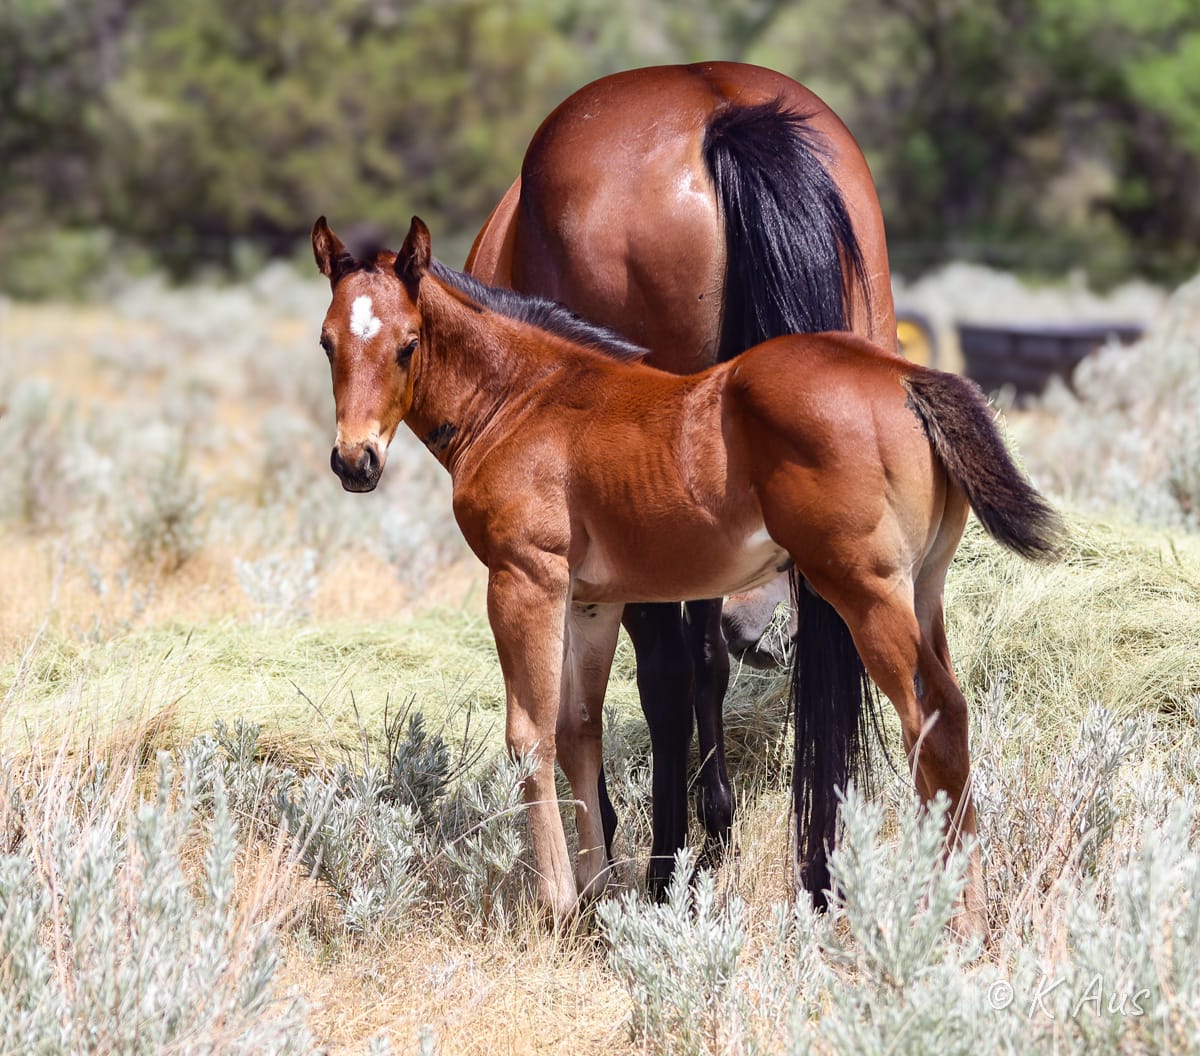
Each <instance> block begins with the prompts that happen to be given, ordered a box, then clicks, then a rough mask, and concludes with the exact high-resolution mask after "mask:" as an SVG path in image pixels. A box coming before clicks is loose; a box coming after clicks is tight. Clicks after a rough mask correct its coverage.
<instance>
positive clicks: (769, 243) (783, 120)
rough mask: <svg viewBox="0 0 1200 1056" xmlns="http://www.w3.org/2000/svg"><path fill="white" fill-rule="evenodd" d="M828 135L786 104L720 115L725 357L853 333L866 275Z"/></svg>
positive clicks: (715, 159) (715, 142)
mask: <svg viewBox="0 0 1200 1056" xmlns="http://www.w3.org/2000/svg"><path fill="white" fill-rule="evenodd" d="M821 153H822V152H821V149H820V146H819V138H818V134H817V133H815V132H814V131H813V130H812V129H811V128H810V127H809V125H808V123H807V119H806V117H805V116H804V115H802V114H797V113H793V112H792V111H790V110H787V109H786V108H785V107H784V105H783V102H782V101H781V100H775V101H773V102H768V103H761V104H759V105H757V106H730V107H728V108H726V109H724V110H721V111H718V112H717V114H716V116H715V117H714V118H713V119H712V121H711V123H710V124H709V126H708V130H707V131H706V132H705V135H704V160H705V163H706V164H707V166H708V171H709V175H710V176H711V177H712V181H713V184H714V186H715V188H716V195H717V201H718V202H719V203H720V207H721V219H722V223H723V225H724V228H725V304H724V309H723V312H722V316H721V344H720V348H719V350H718V356H719V358H720V359H722V360H726V359H730V358H732V357H733V356H736V355H737V354H738V353H739V352H744V351H745V350H746V349H747V348H749V347H750V346H751V345H757V344H759V343H760V342H762V341H766V340H767V339H768V338H772V337H780V336H782V335H783V334H803V333H820V332H822V331H828V330H848V329H849V326H848V321H849V314H850V310H849V305H850V300H851V293H852V291H853V289H854V287H855V286H858V287H859V288H860V289H861V290H862V293H863V298H864V300H866V298H867V295H868V287H867V276H866V268H865V265H864V264H863V257H862V251H861V250H860V249H859V245H858V239H857V238H856V237H855V234H854V226H853V224H852V223H851V222H850V214H849V212H848V211H847V209H846V202H845V200H844V199H843V198H842V193H841V191H840V190H839V189H838V186H837V184H836V183H835V182H834V180H833V177H832V176H830V174H829V172H828V170H827V169H826V168H825V166H824V164H823V163H822V160H821Z"/></svg>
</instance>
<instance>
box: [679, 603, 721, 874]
mask: <svg viewBox="0 0 1200 1056" xmlns="http://www.w3.org/2000/svg"><path fill="white" fill-rule="evenodd" d="M685 612H686V614H687V637H688V647H689V649H690V650H691V654H692V667H693V670H694V672H695V684H694V690H693V695H692V705H693V708H694V710H695V716H696V729H697V731H698V733H699V737H700V782H699V786H700V787H699V789H698V791H697V795H696V812H697V814H699V816H700V820H701V821H702V822H703V823H704V831H705V832H706V833H707V835H708V839H709V841H710V846H709V848H708V851H709V853H710V854H714V855H716V854H719V850H720V848H722V847H723V846H724V845H725V843H726V842H727V841H728V839H729V830H730V827H731V826H732V825H733V790H732V788H731V787H730V783H729V766H728V764H727V762H726V760H725V723H724V705H725V691H726V690H727V689H728V688H729V651H728V649H727V648H726V645H725V634H724V632H723V631H722V629H721V599H720V598H716V599H713V600H709V601H693V602H688V604H687V605H686V606H685Z"/></svg>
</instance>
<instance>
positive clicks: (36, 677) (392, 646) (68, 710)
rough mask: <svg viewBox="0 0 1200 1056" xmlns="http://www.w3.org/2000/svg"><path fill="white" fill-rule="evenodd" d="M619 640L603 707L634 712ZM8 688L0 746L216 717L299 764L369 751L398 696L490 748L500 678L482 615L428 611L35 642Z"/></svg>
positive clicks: (0, 673) (207, 722) (499, 730)
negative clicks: (254, 727) (258, 733)
mask: <svg viewBox="0 0 1200 1056" xmlns="http://www.w3.org/2000/svg"><path fill="white" fill-rule="evenodd" d="M629 653H631V651H630V650H629V647H628V644H627V643H626V644H625V645H624V646H623V647H622V651H621V655H620V656H619V658H618V662H617V663H616V664H615V665H614V669H615V675H614V684H613V687H612V690H611V691H610V700H611V701H613V702H615V703H617V704H618V706H620V707H622V708H623V709H626V710H627V709H628V708H630V707H633V708H635V709H636V690H635V688H634V686H633V684H632V678H633V668H632V660H631V656H627V655H626V654H629ZM0 685H4V686H9V687H11V688H10V689H9V690H8V699H7V702H6V703H5V704H4V705H3V707H0V738H2V740H3V743H4V744H5V745H8V746H9V747H10V748H12V747H14V746H18V745H21V744H22V743H28V744H31V745H32V744H34V743H42V744H45V743H52V744H58V743H60V742H61V740H62V738H63V736H64V735H66V736H68V737H70V738H72V739H74V740H76V741H83V740H88V739H95V738H99V739H101V740H107V739H109V738H110V737H115V738H118V739H119V738H121V737H122V736H124V735H125V734H126V733H127V732H128V730H129V729H130V726H131V724H132V725H133V726H141V727H144V728H145V729H147V730H148V731H150V734H151V735H152V740H153V744H154V746H155V747H171V746H174V745H176V744H179V743H182V742H184V741H186V740H188V739H190V738H191V737H194V736H196V735H197V734H200V733H204V732H207V731H208V730H210V729H211V728H212V726H213V723H214V722H215V721H217V720H218V719H220V720H224V721H227V722H229V721H233V720H234V719H238V718H242V719H245V720H247V721H249V722H254V723H257V724H258V725H260V726H261V727H262V729H263V741H264V743H266V744H269V745H270V746H271V748H272V751H273V753H274V754H277V755H279V756H281V757H282V758H284V759H287V760H289V761H290V762H293V763H294V764H296V765H300V766H311V765H312V764H313V763H315V762H318V761H320V762H328V761H330V760H332V759H333V758H335V757H340V756H341V755H342V754H343V753H345V752H346V751H355V750H357V749H358V748H359V747H361V745H362V743H363V738H364V736H365V737H366V738H367V739H368V743H372V744H374V743H377V742H378V739H379V738H380V737H381V736H382V731H383V726H384V723H383V716H384V711H385V708H386V709H387V710H388V711H389V713H390V714H393V715H394V714H395V713H396V712H397V711H398V710H400V709H402V708H404V707H407V706H408V705H409V703H410V702H412V704H413V706H414V707H415V708H416V709H417V710H420V711H421V712H423V713H424V714H425V716H426V719H427V722H428V723H429V724H430V725H431V726H432V727H434V728H443V727H444V728H445V729H446V731H447V733H448V735H449V736H450V737H457V736H460V735H461V734H463V733H464V732H465V730H466V727H467V724H468V723H470V726H471V729H472V730H473V731H474V732H476V733H477V734H481V735H483V736H485V737H487V738H488V739H489V740H491V741H493V742H494V744H495V745H496V746H497V747H499V746H500V745H501V744H502V743H503V730H504V684H503V680H502V678H501V675H500V666H499V662H498V661H497V659H496V651H495V646H494V644H493V641H492V634H491V630H490V628H489V627H488V625H487V621H486V620H485V619H484V618H483V617H482V616H479V615H476V614H473V613H470V612H466V611H454V610H449V609H435V610H431V611H429V612H426V613H423V614H420V615H417V616H414V617H410V618H408V619H405V620H403V621H397V622H391V623H388V622H382V621H381V622H372V623H351V622H339V623H324V624H320V625H317V624H311V623H308V624H296V625H283V626H272V625H262V624H252V623H241V622H235V621H233V620H223V621H220V622H217V623H211V624H208V625H204V626H198V627H189V626H184V625H177V624H168V625H164V626H158V627H153V628H149V629H145V630H137V631H131V632H129V633H126V634H123V635H121V636H119V637H116V638H113V639H110V640H108V641H104V642H101V643H99V644H95V645H85V644H82V643H80V642H79V641H77V640H75V639H73V638H70V637H67V636H65V635H49V636H47V637H44V638H43V639H42V640H41V641H40V642H39V643H37V645H36V646H35V647H34V649H33V650H32V651H31V653H30V654H29V656H28V657H27V658H26V659H25V661H24V670H22V661H21V660H20V659H16V660H13V661H11V662H10V663H8V664H7V665H5V666H4V667H3V668H0Z"/></svg>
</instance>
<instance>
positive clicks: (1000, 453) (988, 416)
mask: <svg viewBox="0 0 1200 1056" xmlns="http://www.w3.org/2000/svg"><path fill="white" fill-rule="evenodd" d="M902 384H903V385H904V388H905V389H906V390H907V392H908V406H909V407H910V408H911V409H912V411H913V413H914V414H916V416H917V418H918V419H920V422H921V425H922V426H924V428H925V435H926V436H928V437H929V442H930V443H931V444H932V445H933V450H934V453H935V454H936V455H937V457H938V460H939V461H940V462H941V463H942V465H943V466H944V467H945V469H946V472H947V473H948V474H949V475H950V477H951V478H952V479H953V480H954V482H955V483H956V484H957V485H958V486H959V487H960V488H962V490H963V494H965V495H966V497H967V502H969V503H970V504H971V509H973V510H974V511H975V516H976V517H978V518H979V520H980V523H981V524H982V525H983V527H984V528H985V529H986V530H987V532H988V534H989V535H991V536H992V538H994V539H995V540H996V541H997V542H999V543H1001V544H1002V545H1004V546H1006V547H1008V549H1010V550H1013V551H1015V552H1016V553H1018V554H1020V555H1021V556H1022V557H1027V558H1031V559H1033V560H1049V559H1051V558H1054V557H1056V556H1057V555H1058V553H1059V545H1060V541H1061V538H1062V530H1063V528H1062V520H1061V518H1060V517H1059V515H1058V513H1057V512H1056V511H1055V510H1054V508H1053V507H1052V506H1051V505H1050V504H1049V503H1048V502H1047V501H1046V500H1045V499H1044V498H1043V497H1042V495H1041V494H1040V493H1039V492H1038V490H1037V489H1036V488H1034V486H1033V485H1032V484H1030V483H1029V481H1028V480H1026V479H1025V477H1024V475H1023V474H1022V473H1021V471H1020V470H1019V469H1018V468H1017V466H1016V463H1014V462H1013V460H1012V456H1011V455H1010V454H1009V453H1008V448H1006V447H1005V446H1004V441H1003V440H1002V439H1001V437H1000V432H999V430H998V429H997V428H996V423H995V420H994V417H993V415H992V410H991V408H990V407H989V406H988V402H987V398H986V397H985V396H984V395H983V391H982V390H981V389H980V388H979V386H978V385H976V384H975V382H973V381H970V380H968V379H967V378H963V377H959V376H958V375H957V374H944V373H942V372H941V371H937V370H926V369H922V368H915V369H913V371H912V373H910V374H908V375H906V376H905V378H904V379H903V381H902Z"/></svg>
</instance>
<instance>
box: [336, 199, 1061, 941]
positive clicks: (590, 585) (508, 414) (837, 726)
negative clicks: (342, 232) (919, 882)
mask: <svg viewBox="0 0 1200 1056" xmlns="http://www.w3.org/2000/svg"><path fill="white" fill-rule="evenodd" d="M312 241H313V252H314V255H315V257H316V261H317V265H318V267H319V268H320V270H321V272H322V273H323V274H324V275H326V276H327V277H328V278H329V280H330V286H331V289H332V298H331V302H330V306H329V309H328V311H327V312H326V315H325V320H324V323H323V325H322V329H321V345H322V347H323V348H324V349H325V352H326V355H327V356H328V357H329V360H330V365H331V370H332V379H333V392H334V403H335V406H336V414H337V443H336V446H335V447H334V449H333V452H332V454H331V456H330V463H331V466H332V468H333V470H334V471H335V472H336V473H337V475H338V476H339V478H340V479H341V481H342V484H343V486H344V487H345V488H346V489H347V490H350V491H370V490H371V489H373V488H374V487H375V485H376V484H377V483H378V481H379V477H380V474H381V473H382V472H383V467H384V464H385V460H386V457H387V448H388V445H389V443H390V442H391V439H392V437H393V436H394V435H395V432H396V430H397V429H398V428H399V426H400V424H401V422H403V423H404V424H406V425H407V426H408V427H409V428H410V429H411V430H412V431H413V432H414V433H415V434H416V435H417V436H418V437H419V438H420V439H421V440H422V441H423V442H424V443H425V445H426V446H427V447H428V448H429V449H430V451H431V452H432V453H433V454H434V455H435V456H436V457H437V459H438V460H439V461H440V462H441V463H442V465H443V466H445V467H446V469H447V470H448V471H449V473H450V477H451V480H452V482H453V492H454V500H453V501H454V515H455V519H456V520H457V522H458V524H459V527H460V528H461V529H462V532H463V535H464V537H465V538H466V540H467V543H468V544H469V545H470V547H471V549H472V550H473V551H474V553H475V554H476V555H477V556H478V557H479V559H480V560H481V561H483V563H484V564H485V565H486V566H487V568H488V616H489V620H490V622H491V626H492V632H493V634H494V635H495V639H496V650H497V653H498V654H499V657H500V665H501V668H502V670H503V673H504V684H505V691H506V695H507V716H506V717H507V721H506V738H507V741H508V746H509V748H510V749H511V750H512V751H514V752H523V753H528V754H531V755H532V756H533V757H534V760H535V768H534V771H533V773H532V775H531V776H530V778H529V780H528V781H527V783H526V789H525V792H526V798H527V802H528V805H529V824H530V832H531V836H532V843H533V851H534V859H535V865H536V868H537V874H538V890H539V894H540V897H541V899H542V901H543V902H544V904H545V905H546V906H547V907H548V908H549V909H550V910H551V911H552V912H553V913H554V915H555V916H556V917H562V916H564V915H566V914H568V913H570V912H571V911H572V909H573V907H574V906H575V903H576V898H577V895H578V894H590V893H593V892H595V891H597V890H598V889H600V888H601V887H603V886H604V883H605V880H606V876H607V871H608V857H607V854H606V853H605V852H606V848H605V834H604V833H603V832H602V831H601V825H600V823H599V818H600V810H599V787H598V786H599V775H600V768H601V733H602V729H601V726H602V717H603V703H604V694H605V690H606V688H607V684H608V674H609V668H610V666H611V664H612V657H613V651H614V649H615V648H616V641H617V629H618V625H619V622H620V620H621V613H622V610H623V608H624V605H625V603H628V602H666V601H670V600H671V599H674V598H684V599H691V598H704V597H718V596H721V595H724V594H728V593H732V592H734V591H737V590H744V589H747V588H750V587H754V586H757V585H759V584H761V583H763V582H764V581H766V580H767V579H769V578H771V577H772V576H774V575H775V574H776V573H777V572H778V571H779V570H781V569H783V568H786V567H788V566H789V565H794V569H795V572H794V575H795V576H796V577H797V583H798V582H799V578H798V577H800V576H803V579H804V581H805V583H806V584H807V589H808V590H811V591H812V592H814V595H819V596H820V597H821V598H822V599H823V600H824V601H825V602H826V604H827V605H828V606H829V609H828V615H829V618H830V619H831V620H835V621H837V623H838V624H839V625H840V627H841V632H842V635H843V636H844V637H843V638H840V639H838V640H839V641H844V644H845V648H844V649H839V650H831V651H829V652H827V653H825V654H822V655H820V656H818V657H812V658H807V659H806V660H805V662H804V663H803V664H796V663H795V661H793V664H794V666H793V672H792V686H793V688H792V701H793V707H794V714H795V722H796V753H795V761H794V766H793V781H794V791H793V795H794V804H795V807H796V820H797V854H798V858H799V865H800V877H801V878H802V882H803V884H804V886H805V887H806V888H807V890H809V891H810V892H811V893H812V895H813V897H814V899H815V900H817V901H818V902H822V901H823V899H824V892H825V891H826V890H827V888H828V885H829V873H828V867H827V858H826V855H827V852H828V850H829V848H830V847H831V846H832V844H833V841H834V838H835V836H836V829H835V824H834V822H835V818H836V801H837V791H838V789H839V788H844V787H845V786H846V783H847V781H848V780H849V779H850V778H851V777H852V776H853V775H854V772H855V769H856V763H857V762H858V757H859V755H860V750H861V748H862V745H863V736H864V733H865V727H866V726H867V725H868V724H869V720H870V711H871V707H872V703H873V697H872V696H871V694H869V693H868V692H867V690H866V685H865V682H866V676H867V674H868V673H869V674H870V676H871V678H872V679H874V681H875V682H876V684H877V685H878V686H879V687H880V689H882V690H883V692H884V693H885V694H886V695H887V696H888V698H889V699H890V700H891V701H892V704H893V705H894V706H895V708H896V711H897V712H898V713H899V717H900V723H901V728H902V731H903V735H904V741H905V745H906V747H907V748H908V750H909V751H910V752H912V751H914V750H916V748H917V745H918V742H919V743H920V751H919V755H918V757H917V763H916V773H915V778H916V783H917V787H918V789H919V791H920V792H921V793H922V795H923V796H924V797H925V798H927V799H928V798H929V797H930V796H932V795H934V794H935V793H936V792H937V791H939V790H945V791H946V792H947V793H948V794H949V796H950V799H951V804H952V807H953V808H954V809H953V812H952V814H951V821H950V825H951V833H950V836H951V839H952V840H954V839H957V838H959V837H960V836H961V835H963V834H966V835H970V834H972V833H973V832H974V830H975V813H974V808H973V806H972V800H971V791H970V762H969V751H968V742H967V714H966V710H967V706H966V701H965V699H964V698H963V695H962V692H961V691H960V690H959V688H958V684H957V682H956V681H955V678H954V672H953V668H952V667H951V662H950V655H949V650H948V646H947V643H946V634H945V628H944V624H943V617H942V604H943V603H942V592H943V584H944V581H945V575H946V569H947V567H948V566H949V564H950V559H951V558H952V557H953V555H954V551H955V549H956V548H957V546H958V541H959V539H960V537H961V535H962V531H963V527H964V525H965V524H966V519H967V510H968V506H970V507H971V508H973V509H974V510H975V512H976V514H977V515H978V517H979V519H980V521H981V522H982V524H983V526H984V528H985V529H987V531H988V532H990V533H991V534H992V535H993V536H994V537H995V538H996V539H997V540H999V541H1000V542H1001V543H1002V544H1004V545H1005V546H1007V547H1009V548H1011V549H1013V550H1015V551H1017V552H1018V553H1022V554H1024V555H1026V556H1031V557H1039V556H1049V555H1051V554H1052V553H1053V552H1054V548H1055V535H1056V532H1057V520H1056V516H1055V514H1054V512H1053V511H1052V510H1051V509H1050V507H1049V506H1048V505H1047V504H1046V502H1045V500H1044V499H1042V497H1041V496H1040V495H1039V494H1038V493H1037V492H1036V491H1035V490H1034V489H1033V488H1032V487H1031V486H1030V485H1029V484H1028V483H1027V482H1026V481H1025V479H1024V478H1023V477H1022V476H1021V474H1020V472H1019V471H1018V470H1017V468H1016V466H1015V465H1014V464H1013V461H1012V458H1011V457H1010V456H1009V454H1008V452H1007V450H1006V449H1005V447H1004V443H1003V441H1002V440H1001V439H1000V437H999V434H998V433H997V430H996V425H995V423H994V421H993V420H992V416H991V414H990V412H989V409H988V406H987V402H986V400H985V399H984V397H983V394H982V393H981V392H980V390H979V388H978V386H976V385H975V384H974V383H973V382H970V381H967V380H966V379H964V378H960V377H958V376H956V375H953V374H943V373H941V372H939V371H934V370H930V369H928V368H925V367H919V366H917V365H915V364H910V363H907V362H905V361H904V360H903V359H901V358H900V357H897V356H892V355H889V354H887V353H884V352H882V351H880V350H879V349H877V348H875V347H874V346H873V345H871V344H870V343H869V342H866V341H864V340H862V339H861V338H858V337H855V336H853V335H849V334H818V335H808V336H805V335H794V334H793V335H789V336H786V337H781V338H776V339H774V340H771V341H767V342H765V343H763V344H760V345H756V346H754V347H753V348H752V349H750V350H749V351H747V352H744V353H742V354H741V355H739V356H737V357H735V358H734V359H732V360H729V361H726V362H723V363H720V364H717V365H716V366H713V367H710V368H709V369H707V370H704V371H701V372H699V373H696V374H690V375H678V374H669V373H666V372H663V371H660V370H656V369H654V368H652V367H649V366H647V365H645V364H643V363H641V362H640V358H641V353H640V350H638V349H636V348H634V347H631V346H630V345H629V343H628V342H625V341H623V340H620V339H618V338H616V337H615V336H614V335H612V334H610V333H608V332H605V331H603V330H601V329H599V328H598V327H596V326H595V325H593V324H591V323H585V322H583V321H582V320H580V319H579V318H578V317H575V316H573V315H571V314H570V313H569V312H567V311H566V310H565V309H563V308H562V307H561V306H559V305H557V304H556V303H555V302H551V301H547V300H545V299H543V298H536V297H527V296H524V295H520V294H515V293H513V292H511V291H508V290H497V289H495V288H493V287H489V286H486V285H484V284H482V283H479V282H477V281H476V280H473V279H471V278H470V277H468V276H466V275H463V274H461V273H458V272H455V271H453V270H451V269H449V268H447V267H445V266H443V265H440V264H438V263H437V262H435V261H434V260H433V259H432V248H431V245H430V239H429V232H428V230H427V229H426V228H425V225H424V224H423V223H421V221H420V220H418V219H416V218H415V217H414V218H413V222H412V226H411V227H410V229H409V233H408V236H407V238H406V239H405V241H404V245H403V246H402V247H401V249H400V252H399V253H398V254H391V253H386V252H383V253H380V254H378V255H377V256H375V257H374V258H371V259H369V260H356V259H354V258H353V257H352V256H350V255H349V254H348V253H347V252H346V251H345V248H344V247H343V245H342V243H341V242H340V241H339V240H338V239H337V237H336V236H335V235H334V234H333V232H332V231H331V230H330V229H329V226H328V225H327V224H326V223H325V219H324V217H322V218H321V219H320V220H318V221H317V223H316V225H315V226H314V228H313V237H312ZM799 592H800V593H804V592H805V588H800V590H799ZM808 631H809V628H806V627H804V626H802V627H801V628H800V632H799V633H800V635H801V636H803V635H804V634H806V633H807V632H808ZM676 722H677V723H678V724H680V725H683V723H684V717H683V716H677V717H676ZM556 758H557V760H558V761H559V762H560V763H561V764H562V767H563V770H564V772H565V773H566V775H567V779H568V780H569V781H570V783H571V789H572V793H573V795H574V796H575V797H576V799H577V801H578V802H579V804H580V806H579V809H578V810H577V814H576V819H577V824H578V827H579V854H578V858H577V864H576V869H575V875H574V876H572V870H571V865H570V858H569V855H568V852H567V845H566V839H565V836H564V834H563V827H562V819H561V817H560V815H559V811H558V799H557V794H556V791H555V784H554V764H555V759H556ZM971 854H972V858H971V866H970V875H969V882H968V885H967V888H966V892H965V903H964V910H965V917H966V923H968V924H969V926H970V927H972V928H973V929H980V930H981V929H982V927H983V923H984V921H983V905H982V892H981V884H980V882H979V873H978V852H977V851H976V850H974V849H972V851H971Z"/></svg>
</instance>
